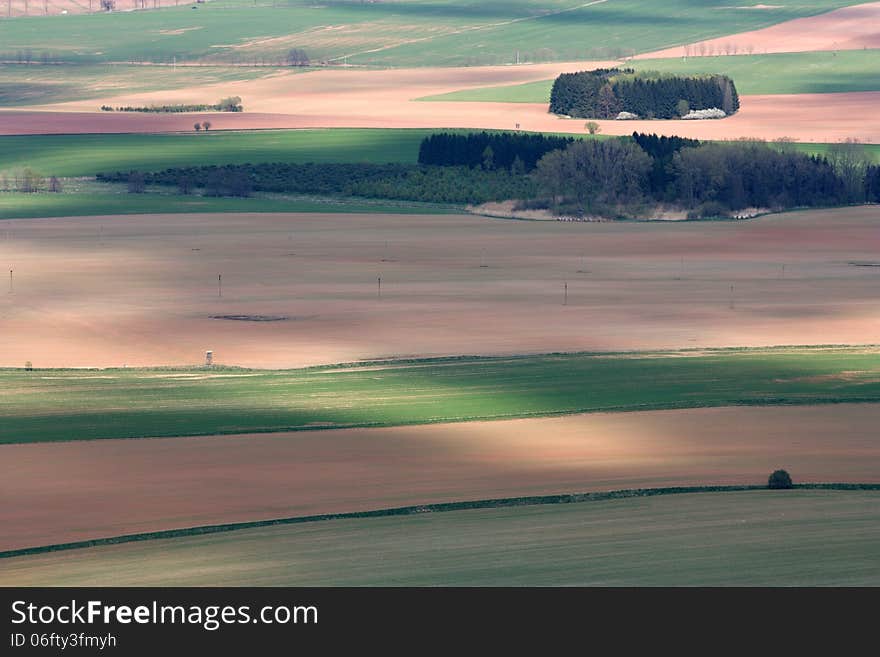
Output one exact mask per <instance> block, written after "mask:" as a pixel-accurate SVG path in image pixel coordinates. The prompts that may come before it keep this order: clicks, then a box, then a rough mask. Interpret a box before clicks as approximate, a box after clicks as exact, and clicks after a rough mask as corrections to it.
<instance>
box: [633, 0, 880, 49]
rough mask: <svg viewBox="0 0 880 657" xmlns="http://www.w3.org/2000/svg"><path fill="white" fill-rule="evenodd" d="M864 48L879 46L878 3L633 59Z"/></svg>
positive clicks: (879, 23) (839, 10)
mask: <svg viewBox="0 0 880 657" xmlns="http://www.w3.org/2000/svg"><path fill="white" fill-rule="evenodd" d="M863 48H880V2H869V3H867V4H863V5H855V6H852V7H843V8H841V9H837V10H835V11H831V12H828V13H827V14H820V15H818V16H809V17H807V18H797V19H795V20H792V21H787V22H785V23H780V24H779V25H773V26H771V27H766V28H764V29H762V30H754V31H752V32H742V33H740V34H732V35H730V36H726V37H719V38H717V39H709V40H707V41H698V42H697V43H693V44H690V45H689V46H687V47H685V46H678V47H675V48H667V49H666V50H659V51H656V52H652V53H646V54H644V55H637V56H636V59H653V58H657V57H684V56H685V55H689V56H691V57H696V56H701V55H721V54H736V53H739V54H740V55H747V54H752V53H754V54H759V53H772V52H806V51H811V50H861V49H863Z"/></svg>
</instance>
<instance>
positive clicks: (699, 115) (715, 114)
mask: <svg viewBox="0 0 880 657" xmlns="http://www.w3.org/2000/svg"><path fill="white" fill-rule="evenodd" d="M725 116H727V114H725V113H724V110H720V109H718V108H717V107H712V108H709V109H702V110H691V111H690V112H688V113H687V114H685V115H684V116H683V117H681V118H683V119H723V118H724V117H725Z"/></svg>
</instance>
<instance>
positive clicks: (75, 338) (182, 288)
mask: <svg viewBox="0 0 880 657" xmlns="http://www.w3.org/2000/svg"><path fill="white" fill-rule="evenodd" d="M41 196H42V195H41ZM47 196H48V195H47ZM126 196H128V195H126ZM878 212H880V210H878V208H877V207H876V206H864V207H861V208H840V209H836V210H824V211H801V212H792V213H787V214H779V215H772V216H766V217H761V218H757V219H753V220H750V221H727V222H723V221H719V222H682V221H678V222H669V221H655V222H609V223H564V222H555V221H550V222H546V221H543V222H542V221H509V220H508V221H506V220H499V219H491V218H486V217H477V216H473V215H454V214H451V215H426V214H422V215H383V214H369V215H359V214H326V213H324V214H272V213H262V214H257V213H253V214H250V213H247V214H234V213H226V214H186V215H176V214H170V215H140V216H123V217H119V218H114V217H113V216H112V215H111V216H103V217H101V216H99V217H83V218H68V219H53V220H45V221H42V220H36V221H34V220H16V219H10V220H4V221H3V222H2V223H0V263H3V265H4V268H7V267H8V268H9V269H14V270H15V272H14V281H13V283H14V290H13V293H12V294H9V293H8V289H7V290H4V291H3V294H0V316H2V317H3V319H2V321H3V331H4V335H5V336H8V340H4V341H2V342H0V366H5V367H22V366H23V365H24V363H25V361H26V360H31V361H33V364H34V366H36V367H121V366H123V365H128V366H129V367H139V366H140V367H143V366H155V365H176V366H178V367H180V366H188V365H194V364H200V363H202V362H203V359H204V352H205V350H208V349H212V350H214V352H215V356H216V359H217V362H218V363H222V364H226V365H237V366H244V367H254V368H275V369H277V368H294V367H303V366H311V365H324V364H328V363H339V362H353V361H357V360H362V359H366V360H373V359H377V358H410V357H430V356H448V355H459V354H494V355H514V354H523V353H547V352H555V351H559V352H574V351H624V350H657V349H681V348H688V347H749V346H773V345H793V344H794V345H797V344H827V343H829V342H834V343H839V344H855V345H860V344H876V342H877V333H876V326H877V321H878V317H880V315H878V313H880V308H878V306H877V304H876V285H877V274H878V271H880V269H878V267H876V266H874V265H875V264H876V263H877V262H878V255H877V254H878V252H880V243H878V234H877V222H878V221H880V215H878ZM343 235H344V236H345V239H344V240H341V239H340V236H343ZM6 263H9V264H8V265H6ZM483 265H484V266H483ZM220 274H222V277H223V289H222V295H223V296H222V297H220V296H218V289H217V282H218V281H217V277H218V275H220ZM379 277H381V278H382V289H381V297H379V296H378V294H377V293H378V292H379V290H377V287H378V285H377V283H378V281H377V279H378V278H379ZM3 283H4V287H6V288H8V281H4V282H3ZM566 283H567V285H568V297H567V299H566V298H565V284H566ZM731 288H733V289H731ZM59 299H66V301H65V302H63V303H61V302H60V301H59ZM224 315H243V316H278V317H286V318H288V319H286V320H280V321H273V322H256V321H232V320H218V319H212V317H214V316H224ZM168 335H174V336H175V337H174V340H169V339H168V338H167V336H168Z"/></svg>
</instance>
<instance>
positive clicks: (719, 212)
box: [687, 201, 730, 219]
mask: <svg viewBox="0 0 880 657" xmlns="http://www.w3.org/2000/svg"><path fill="white" fill-rule="evenodd" d="M729 213H730V211H729V210H728V209H727V207H726V206H725V205H723V204H722V203H719V202H718V201H706V202H705V203H702V204H700V205H698V206H697V207H695V208H694V209H693V210H691V211H690V212H688V215H687V218H688V219H717V218H721V217H727V216H729Z"/></svg>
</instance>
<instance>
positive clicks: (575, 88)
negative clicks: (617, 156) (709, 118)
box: [550, 69, 739, 119]
mask: <svg viewBox="0 0 880 657" xmlns="http://www.w3.org/2000/svg"><path fill="white" fill-rule="evenodd" d="M710 108H717V109H720V110H723V111H724V112H725V113H726V114H733V113H734V112H736V111H737V110H738V109H739V95H738V94H737V91H736V85H734V83H733V80H731V79H730V78H729V77H727V76H726V75H716V74H711V75H696V76H676V75H661V74H659V73H651V72H642V73H636V72H635V71H633V70H632V69H623V70H621V69H597V70H595V71H581V72H579V73H563V74H562V75H560V76H559V77H558V78H556V80H555V81H554V83H553V88H552V90H551V92H550V111H551V112H552V113H554V114H563V115H566V116H574V117H579V118H596V119H614V118H617V116H618V114H620V113H621V112H628V113H630V114H635V115H637V116H639V117H641V118H646V119H674V118H679V117H682V116H685V115H686V114H688V112H690V111H692V110H701V109H710Z"/></svg>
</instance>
